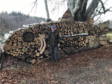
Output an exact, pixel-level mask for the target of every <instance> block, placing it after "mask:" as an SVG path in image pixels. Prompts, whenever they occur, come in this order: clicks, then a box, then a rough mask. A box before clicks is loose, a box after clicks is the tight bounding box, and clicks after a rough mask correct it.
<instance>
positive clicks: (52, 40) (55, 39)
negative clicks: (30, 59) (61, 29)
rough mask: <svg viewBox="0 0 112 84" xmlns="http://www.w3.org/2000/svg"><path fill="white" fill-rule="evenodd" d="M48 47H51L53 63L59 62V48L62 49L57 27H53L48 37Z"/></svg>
mask: <svg viewBox="0 0 112 84" xmlns="http://www.w3.org/2000/svg"><path fill="white" fill-rule="evenodd" d="M48 47H50V53H51V56H50V58H51V62H52V61H56V62H59V61H58V58H57V53H58V47H60V36H59V33H58V32H57V31H56V28H55V26H51V32H50V33H49V35H48Z"/></svg>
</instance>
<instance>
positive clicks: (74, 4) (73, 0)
mask: <svg viewBox="0 0 112 84" xmlns="http://www.w3.org/2000/svg"><path fill="white" fill-rule="evenodd" d="M99 2H100V0H92V1H91V4H90V5H89V6H88V8H87V3H88V0H67V6H68V8H69V9H70V11H71V13H72V16H73V17H74V20H75V21H87V20H89V19H90V17H91V16H92V14H93V12H94V11H95V9H96V8H97V6H98V3H99Z"/></svg>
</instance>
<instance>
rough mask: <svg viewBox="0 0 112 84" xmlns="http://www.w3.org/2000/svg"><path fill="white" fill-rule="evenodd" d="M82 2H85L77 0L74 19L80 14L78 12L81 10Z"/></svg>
mask: <svg viewBox="0 0 112 84" xmlns="http://www.w3.org/2000/svg"><path fill="white" fill-rule="evenodd" d="M82 2H83V0H77V1H76V4H75V8H74V9H73V15H74V17H75V16H76V14H77V13H78V11H79V10H80V9H81V6H82Z"/></svg>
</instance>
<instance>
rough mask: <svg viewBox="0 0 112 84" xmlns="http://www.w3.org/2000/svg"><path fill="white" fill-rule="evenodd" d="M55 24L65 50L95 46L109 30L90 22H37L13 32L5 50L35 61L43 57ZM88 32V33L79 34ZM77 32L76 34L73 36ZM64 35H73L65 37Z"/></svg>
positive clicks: (61, 48) (62, 47) (61, 47)
mask: <svg viewBox="0 0 112 84" xmlns="http://www.w3.org/2000/svg"><path fill="white" fill-rule="evenodd" d="M51 25H54V26H55V27H56V29H57V31H58V32H59V35H60V36H61V38H60V44H61V46H60V48H59V50H61V51H63V50H64V49H66V48H68V47H73V48H75V49H79V48H80V47H84V46H86V45H89V46H90V47H92V46H94V44H95V43H96V42H98V41H99V40H98V36H99V35H100V34H102V33H106V32H107V31H108V26H105V29H103V30H102V28H104V27H101V26H93V25H91V24H89V23H88V22H74V21H66V22H52V23H47V24H37V25H34V26H31V27H29V28H27V29H20V30H18V31H16V32H14V33H13V34H11V35H10V36H9V37H8V39H7V40H6V42H5V45H4V47H3V49H4V52H5V53H7V54H8V55H12V56H14V57H17V58H21V59H23V60H26V61H27V62H32V63H35V62H36V61H39V60H40V59H43V52H44V50H45V49H46V45H47V44H46V43H47V37H48V33H49V31H50V30H51ZM80 33H88V35H77V34H80ZM74 34H76V36H72V35H74ZM64 35H71V36H68V37H63V36H64Z"/></svg>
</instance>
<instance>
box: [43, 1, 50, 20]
mask: <svg viewBox="0 0 112 84" xmlns="http://www.w3.org/2000/svg"><path fill="white" fill-rule="evenodd" d="M44 3H45V9H46V13H47V19H50V16H49V10H48V5H47V0H44Z"/></svg>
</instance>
